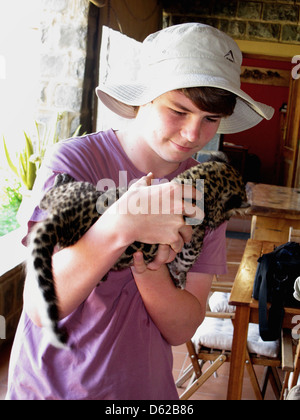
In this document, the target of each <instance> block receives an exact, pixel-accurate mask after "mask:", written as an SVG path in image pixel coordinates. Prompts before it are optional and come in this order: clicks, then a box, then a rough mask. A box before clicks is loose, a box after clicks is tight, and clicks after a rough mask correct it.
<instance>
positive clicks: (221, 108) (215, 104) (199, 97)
mask: <svg viewBox="0 0 300 420" xmlns="http://www.w3.org/2000/svg"><path fill="white" fill-rule="evenodd" d="M178 91H179V92H182V93H183V94H184V95H185V96H186V97H187V98H189V99H191V101H193V102H194V104H195V105H196V106H197V107H198V108H199V109H201V110H202V111H205V112H210V113H213V114H221V115H223V116H224V117H229V115H231V114H232V113H233V111H234V107H235V105H236V95H235V94H234V93H232V92H229V91H228V90H224V89H220V88H215V87H193V88H182V89H178Z"/></svg>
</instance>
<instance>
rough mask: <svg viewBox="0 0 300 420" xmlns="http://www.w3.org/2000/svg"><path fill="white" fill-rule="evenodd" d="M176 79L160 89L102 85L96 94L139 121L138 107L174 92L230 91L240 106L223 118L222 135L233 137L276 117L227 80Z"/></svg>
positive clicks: (113, 109)
mask: <svg viewBox="0 0 300 420" xmlns="http://www.w3.org/2000/svg"><path fill="white" fill-rule="evenodd" d="M178 82H179V81H178V80H172V76H171V78H170V79H169V80H167V81H165V83H160V86H157V89H156V90H155V88H154V87H153V85H152V86H151V88H148V87H147V86H145V85H142V84H138V83H129V84H122V85H121V84H111V85H108V84H107V85H106V84H100V85H99V86H98V87H97V88H96V93H97V96H98V98H99V99H100V100H101V102H102V103H103V104H104V105H105V106H106V107H108V108H109V109H110V110H111V111H113V112H114V113H116V114H118V115H120V116H121V117H123V118H135V116H136V112H135V109H134V107H136V106H141V105H145V104H147V103H149V102H151V101H153V100H154V99H156V98H157V97H159V96H161V95H162V94H164V93H166V92H169V91H171V90H176V89H178V86H180V87H181V88H189V87H195V86H197V87H204V86H205V87H216V88H221V89H225V90H228V91H230V92H232V93H234V94H236V95H237V103H236V106H235V109H234V112H233V114H232V115H230V116H228V117H225V118H222V120H221V123H220V126H219V129H218V133H219V134H232V133H238V132H241V131H244V130H248V129H249V128H252V127H254V126H256V125H257V124H258V123H260V122H261V121H262V120H263V119H267V120H270V119H271V118H272V116H273V114H274V109H273V108H272V107H271V106H268V105H265V104H262V103H260V102H257V101H255V100H254V99H252V98H251V97H250V96H249V95H247V94H246V93H245V92H243V91H242V90H241V89H236V88H234V87H232V86H229V85H228V82H227V81H226V80H225V79H218V78H212V77H210V76H203V75H201V77H199V75H194V74H193V75H185V77H184V79H183V80H182V81H181V82H180V83H178Z"/></svg>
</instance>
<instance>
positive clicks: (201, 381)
mask: <svg viewBox="0 0 300 420" xmlns="http://www.w3.org/2000/svg"><path fill="white" fill-rule="evenodd" d="M226 359H227V357H226V355H225V354H221V355H220V356H219V357H218V358H217V359H216V360H215V361H214V363H213V364H212V365H210V367H209V368H208V369H206V371H205V372H204V373H203V374H202V375H201V376H200V378H198V379H196V380H195V381H194V382H193V383H192V384H191V385H190V386H189V387H188V388H187V389H186V390H185V391H184V392H183V393H182V394H181V395H180V398H179V399H180V400H188V399H189V398H190V397H191V396H192V395H193V394H194V393H195V392H196V391H197V389H198V388H200V386H201V385H203V384H204V382H205V381H207V379H208V378H210V377H211V375H213V373H214V372H215V371H216V370H217V369H219V367H220V366H221V365H223V363H224V362H226Z"/></svg>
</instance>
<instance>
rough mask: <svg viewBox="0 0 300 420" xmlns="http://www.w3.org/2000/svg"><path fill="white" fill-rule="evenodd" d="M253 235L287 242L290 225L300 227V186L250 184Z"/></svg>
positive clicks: (248, 187) (248, 185) (255, 237)
mask: <svg viewBox="0 0 300 420" xmlns="http://www.w3.org/2000/svg"><path fill="white" fill-rule="evenodd" d="M247 194H248V200H249V203H250V204H251V207H250V209H249V211H248V214H250V215H252V225H251V238H252V239H258V240H267V241H274V242H281V243H285V242H287V241H288V233H289V228H290V226H292V227H293V228H295V229H300V189H299V188H288V187H279V186H277V185H267V184H254V183H252V182H249V183H248V184H247Z"/></svg>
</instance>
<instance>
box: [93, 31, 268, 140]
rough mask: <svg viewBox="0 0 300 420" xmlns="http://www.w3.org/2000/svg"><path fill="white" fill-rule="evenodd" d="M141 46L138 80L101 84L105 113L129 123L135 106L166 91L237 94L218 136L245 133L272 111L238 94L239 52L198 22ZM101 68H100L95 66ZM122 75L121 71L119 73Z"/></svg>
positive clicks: (225, 37)
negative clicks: (210, 90) (207, 90)
mask: <svg viewBox="0 0 300 420" xmlns="http://www.w3.org/2000/svg"><path fill="white" fill-rule="evenodd" d="M138 44H140V46H139V50H140V54H139V63H140V68H139V70H138V74H137V78H136V79H135V80H134V81H131V82H129V83H128V82H127V83H125V82H124V83H120V76H119V77H118V82H115V83H114V82H112V80H111V78H110V79H109V78H108V79H107V80H105V81H102V82H100V84H99V86H98V87H97V89H96V93H97V95H98V97H99V99H100V100H101V101H102V102H103V104H104V105H105V106H107V107H108V108H109V109H110V110H112V111H113V112H115V113H116V114H118V115H120V116H122V117H125V118H134V117H135V115H136V113H135V110H134V107H135V106H140V105H145V104H147V103H149V102H151V101H152V100H154V99H155V98H157V97H159V96H161V95H162V94H164V93H166V92H169V91H171V90H176V89H181V88H190V87H202V86H203V87H204V86H207V87H216V88H221V89H225V90H228V91H230V92H232V93H234V94H236V95H237V103H236V106H235V109H234V112H233V114H232V115H231V116H229V117H225V118H222V120H221V123H220V126H219V130H218V133H220V134H228V133H237V132H240V131H243V130H247V129H249V128H251V127H253V126H255V125H256V124H258V123H259V122H260V121H261V120H262V119H263V118H265V119H267V120H269V119H271V118H272V116H273V114H274V109H273V108H272V107H270V106H268V105H265V104H262V103H260V102H257V101H255V100H253V99H252V98H251V97H250V96H249V95H247V94H246V93H245V92H243V91H242V90H241V89H240V73H241V63H242V53H241V51H240V49H239V47H238V46H237V44H236V42H235V41H234V40H233V39H232V38H230V37H229V36H228V35H226V34H225V33H223V32H221V31H219V30H218V29H216V28H213V27H211V26H208V25H204V24H201V23H185V24H182V25H175V26H170V27H168V28H165V29H163V30H161V31H158V32H156V33H154V34H152V35H149V36H148V37H147V38H146V39H145V40H144V42H143V43H135V48H136V45H138ZM100 65H101V64H100ZM119 73H120V74H122V67H121V68H120V69H119Z"/></svg>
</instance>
